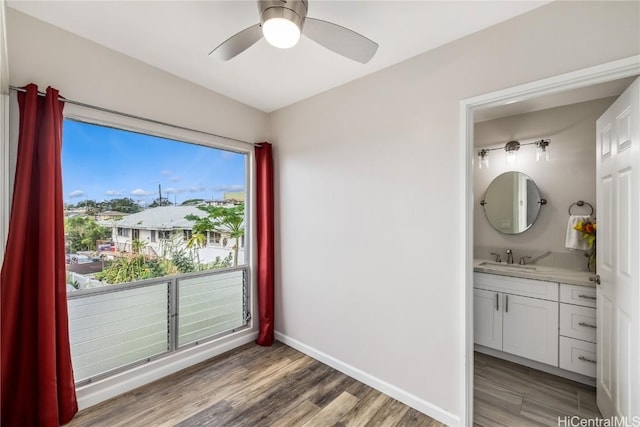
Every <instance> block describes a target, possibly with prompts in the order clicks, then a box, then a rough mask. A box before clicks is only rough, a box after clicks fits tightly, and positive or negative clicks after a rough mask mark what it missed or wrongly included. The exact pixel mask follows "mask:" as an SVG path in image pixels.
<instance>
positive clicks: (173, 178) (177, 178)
mask: <svg viewBox="0 0 640 427" xmlns="http://www.w3.org/2000/svg"><path fill="white" fill-rule="evenodd" d="M181 180H182V178H180V177H179V176H172V177H171V178H169V181H171V182H179V181H181Z"/></svg>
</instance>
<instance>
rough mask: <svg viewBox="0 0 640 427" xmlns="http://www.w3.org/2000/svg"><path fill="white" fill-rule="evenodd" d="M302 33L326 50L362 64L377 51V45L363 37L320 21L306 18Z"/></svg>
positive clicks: (338, 26)
mask: <svg viewBox="0 0 640 427" xmlns="http://www.w3.org/2000/svg"><path fill="white" fill-rule="evenodd" d="M303 33H304V35H305V36H307V37H309V38H310V39H311V40H313V41H314V42H316V43H318V44H320V45H322V46H324V47H326V48H327V49H329V50H332V51H334V52H335V53H337V54H339V55H342V56H344V57H347V58H349V59H353V60H354V61H358V62H360V63H362V64H366V63H367V62H369V60H370V59H371V58H373V55H375V53H376V50H378V43H376V42H374V41H372V40H369V39H368V38H366V37H365V36H363V35H361V34H358V33H356V32H355V31H351V30H350V29H348V28H345V27H342V26H340V25H337V24H333V23H331V22H327V21H322V20H320V19H313V18H306V19H305V21H304V29H303Z"/></svg>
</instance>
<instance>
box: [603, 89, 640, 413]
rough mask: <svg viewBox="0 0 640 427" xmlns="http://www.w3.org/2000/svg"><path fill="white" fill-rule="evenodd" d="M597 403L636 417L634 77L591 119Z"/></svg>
mask: <svg viewBox="0 0 640 427" xmlns="http://www.w3.org/2000/svg"><path fill="white" fill-rule="evenodd" d="M596 150H597V151H596V176H597V184H596V202H597V206H598V231H597V249H598V256H597V271H598V274H599V275H600V285H599V286H597V322H598V328H597V334H598V344H597V346H598V347H597V359H598V360H597V402H598V407H599V408H600V411H601V412H602V415H603V416H604V417H612V416H627V417H633V416H640V289H639V288H640V251H639V250H638V248H639V246H640V243H639V242H640V209H639V204H640V202H639V200H640V182H639V179H640V178H639V176H640V79H637V80H636V81H635V82H634V83H633V84H632V85H631V86H630V87H629V88H628V89H627V90H626V91H625V92H624V93H623V94H622V95H620V97H619V98H618V99H617V100H616V101H615V102H614V103H613V105H612V106H611V107H609V109H608V110H607V111H606V112H605V113H604V114H603V115H602V117H600V118H599V119H598V121H597V123H596Z"/></svg>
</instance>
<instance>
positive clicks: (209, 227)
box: [185, 204, 244, 267]
mask: <svg viewBox="0 0 640 427" xmlns="http://www.w3.org/2000/svg"><path fill="white" fill-rule="evenodd" d="M198 209H200V210H201V211H203V212H205V213H206V214H207V216H205V217H199V216H197V215H194V214H190V215H187V216H185V219H187V220H189V221H193V222H194V225H193V234H196V233H198V234H203V235H206V234H207V233H206V232H207V231H215V232H218V233H228V234H229V235H230V237H231V238H232V239H235V242H236V243H235V245H234V246H233V265H234V267H235V266H237V265H238V249H239V248H240V238H241V237H242V236H244V204H239V205H237V206H233V207H230V208H226V207H222V206H198Z"/></svg>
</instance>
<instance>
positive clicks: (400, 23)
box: [7, 0, 548, 112]
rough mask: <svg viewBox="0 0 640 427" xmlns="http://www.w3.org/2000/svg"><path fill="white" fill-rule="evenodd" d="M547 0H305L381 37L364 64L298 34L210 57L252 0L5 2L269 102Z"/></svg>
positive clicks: (312, 12)
mask: <svg viewBox="0 0 640 427" xmlns="http://www.w3.org/2000/svg"><path fill="white" fill-rule="evenodd" d="M547 2H548V1H547V0H540V1H379V0H360V1H345V0H335V1H327V0H310V2H309V13H308V16H310V17H313V18H318V19H323V20H326V21H330V22H333V23H336V24H339V25H342V26H345V27H348V28H350V29H352V30H354V31H356V32H359V33H361V34H362V35H364V36H366V37H368V38H370V39H372V40H374V41H376V42H377V43H378V44H379V45H380V47H379V48H378V52H377V53H376V55H375V56H374V57H373V59H372V60H371V61H370V62H369V63H368V64H365V65H363V64H360V63H357V62H355V61H352V60H349V59H346V58H343V57H341V56H339V55H337V54H335V53H332V52H330V51H328V50H326V49H325V48H323V47H321V46H320V45H318V44H316V43H314V42H313V41H311V40H309V39H307V38H304V37H303V38H302V39H301V41H300V43H298V45H297V46H295V47H294V48H291V49H286V50H280V49H277V48H274V47H272V46H270V45H268V44H267V43H266V42H265V41H264V40H261V41H259V42H258V43H257V44H256V45H254V46H252V47H251V48H249V49H248V50H246V51H245V52H243V53H242V54H240V55H238V56H237V57H236V58H234V59H232V60H230V61H228V62H222V61H218V60H216V59H214V58H211V57H209V56H208V53H209V52H210V51H211V50H212V49H213V48H214V47H216V46H217V45H218V44H220V43H221V42H222V41H224V40H226V39H227V38H228V37H230V36H232V35H233V34H235V33H236V32H238V31H240V30H242V29H244V28H246V27H249V26H251V25H253V24H256V23H257V22H258V20H259V17H258V8H257V4H256V2H255V1H253V0H235V1H211V0H209V1H202V0H201V1H148V0H147V1H114V0H111V1H97V0H85V1H59V0H46V1H27V0H9V1H8V2H7V4H8V6H9V7H11V8H14V9H16V10H19V11H21V12H23V13H26V14H28V15H31V16H33V17H35V18H38V19H41V20H43V21H46V22H49V23H51V24H53V25H55V26H58V27H60V28H63V29H65V30H67V31H70V32H72V33H75V34H78V35H80V36H82V37H84V38H87V39H89V40H92V41H94V42H96V43H99V44H101V45H104V46H107V47H109V48H111V49H113V50H116V51H118V52H121V53H123V54H125V55H129V56H131V57H134V58H137V59H139V60H141V61H143V62H146V63H148V64H150V65H153V66H155V67H157V68H160V69H162V70H165V71H167V72H170V73H172V74H175V75H176V76H179V77H182V78H184V79H186V80H189V81H192V82H194V83H197V84H199V85H201V86H204V87H206V88H208V89H211V90H213V91H216V92H219V93H221V94H224V95H226V96H228V97H230V98H233V99H236V100H238V101H240V102H243V103H245V104H248V105H251V106H253V107H255V108H258V109H260V110H262V111H265V112H271V111H274V110H277V109H279V108H282V107H285V106H287V105H290V104H293V103H295V102H298V101H301V100H303V99H305V98H308V97H310V96H312V95H315V94H318V93H320V92H324V91H326V90H328V89H331V88H333V87H336V86H339V85H341V84H344V83H346V82H349V81H351V80H354V79H357V78H359V77H362V76H365V75H367V74H370V73H373V72H375V71H377V70H380V69H382V68H385V67H388V66H390V65H392V64H395V63H398V62H401V61H403V60H405V59H408V58H410V57H413V56H415V55H418V54H420V53H422V52H425V51H427V50H430V49H433V48H435V47H437V46H440V45H443V44H445V43H448V42H450V41H453V40H456V39H458V38H461V37H464V36H466V35H468V34H471V33H474V32H476V31H479V30H481V29H484V28H487V27H489V26H492V25H494V24H497V23H499V22H501V21H504V20H507V19H509V18H512V17H514V16H516V15H519V14H522V13H525V12H527V11H529V10H531V9H534V8H536V7H539V6H541V5H543V4H545V3H547Z"/></svg>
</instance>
